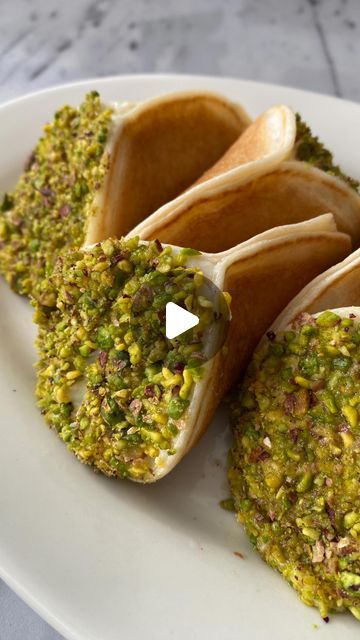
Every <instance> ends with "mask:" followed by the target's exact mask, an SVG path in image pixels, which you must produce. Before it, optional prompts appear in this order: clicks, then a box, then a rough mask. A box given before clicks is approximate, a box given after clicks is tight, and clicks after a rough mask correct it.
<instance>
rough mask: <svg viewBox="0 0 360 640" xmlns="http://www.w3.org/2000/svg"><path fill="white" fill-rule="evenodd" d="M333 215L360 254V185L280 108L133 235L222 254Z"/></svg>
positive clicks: (262, 118)
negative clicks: (260, 236)
mask: <svg viewBox="0 0 360 640" xmlns="http://www.w3.org/2000/svg"><path fill="white" fill-rule="evenodd" d="M328 211H331V212H332V213H333V214H334V216H335V220H336V223H337V226H338V228H339V230H340V231H343V232H345V233H348V234H349V235H350V236H351V238H352V241H353V245H354V246H355V247H357V246H358V245H359V243H360V195H359V182H358V181H357V180H355V179H352V178H350V177H348V176H347V175H346V174H345V173H344V172H343V171H342V170H341V169H340V167H339V166H337V165H336V164H335V162H334V159H333V156H332V154H331V152H330V151H328V150H327V149H326V148H325V147H324V145H323V144H322V143H321V142H320V141H319V139H318V138H317V137H316V136H314V135H313V134H312V132H311V130H310V128H309V127H308V125H307V124H305V123H304V122H303V121H302V119H301V118H300V116H299V115H296V114H295V113H294V112H293V111H292V110H291V109H289V108H288V107H286V106H284V105H280V106H275V107H272V108H271V109H269V110H268V111H266V112H265V113H264V114H262V115H261V116H260V117H259V118H257V119H256V120H255V121H254V122H253V123H252V124H251V125H250V126H249V127H248V128H247V129H246V131H245V132H244V133H243V135H241V136H240V137H239V139H238V140H237V141H236V142H234V144H233V145H232V146H231V147H230V148H229V149H228V150H227V151H226V152H225V154H224V156H223V157H222V158H221V159H220V160H219V161H218V162H217V163H215V165H214V166H213V167H211V168H210V169H209V170H208V171H206V172H205V173H204V175H203V176H202V177H201V178H200V179H199V180H197V182H196V183H195V185H193V186H192V187H191V188H190V189H188V190H187V191H185V192H184V193H182V194H181V195H179V196H178V197H177V198H175V199H174V200H173V201H172V202H168V203H166V204H165V205H163V206H162V207H161V208H160V209H159V210H158V211H156V212H155V213H153V214H152V215H151V216H149V217H148V218H147V219H146V220H144V221H143V222H141V223H140V224H139V225H138V226H137V227H135V229H134V233H136V234H139V235H140V237H141V238H143V239H151V238H154V237H158V238H160V240H162V241H163V242H170V243H173V244H180V245H186V246H192V247H195V246H196V247H197V248H198V249H201V250H203V251H212V252H216V251H223V250H225V249H227V248H229V247H230V246H231V245H233V244H235V243H238V242H242V241H244V240H247V239H248V238H250V237H252V236H254V235H256V234H258V233H262V232H263V231H265V230H267V229H269V228H272V227H276V226H278V225H282V224H293V223H296V222H300V221H302V220H307V219H310V218H312V217H314V216H318V215H320V214H323V213H326V212H328ZM214 228H216V233H214V232H213V229H214ZM229 229H231V233H229Z"/></svg>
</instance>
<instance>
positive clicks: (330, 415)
mask: <svg viewBox="0 0 360 640" xmlns="http://www.w3.org/2000/svg"><path fill="white" fill-rule="evenodd" d="M350 316H351V314H350ZM359 417H360V327H359V324H358V323H357V322H355V321H354V317H347V318H344V319H341V318H340V317H339V316H338V315H337V314H335V313H333V312H331V311H326V312H324V313H322V314H321V315H320V316H318V317H317V319H315V318H314V317H312V316H310V315H308V314H301V315H300V316H299V317H298V318H297V320H296V321H295V322H294V324H293V326H292V327H291V329H290V330H288V331H284V332H281V333H279V334H278V335H275V334H274V333H273V332H269V333H268V344H267V345H265V347H264V348H263V349H262V350H259V352H258V353H256V354H255V356H254V358H253V361H252V362H251V364H250V366H249V369H248V371H247V374H246V377H245V379H244V382H243V384H242V385H241V387H240V389H239V393H238V397H237V401H236V402H235V403H234V406H233V410H232V422H233V429H234V444H233V447H232V450H231V453H230V468H229V481H230V486H231V490H232V494H233V497H234V502H235V509H236V512H237V518H238V520H239V521H240V522H241V523H242V524H243V525H244V527H245V529H246V532H247V533H248V535H249V537H250V539H251V541H252V543H253V544H254V545H255V547H256V549H257V550H258V551H259V553H260V554H261V555H262V557H263V558H264V559H265V561H266V562H267V563H269V564H270V565H271V566H272V567H273V568H275V569H277V570H278V571H279V572H280V573H281V574H282V575H283V576H284V577H285V578H286V579H287V580H288V582H289V583H290V584H291V585H292V586H293V587H294V588H295V589H296V590H297V591H298V592H299V594H300V597H301V599H302V600H303V602H305V603H306V604H308V605H312V606H316V607H318V608H319V610H320V613H321V615H322V617H323V618H325V619H326V618H327V616H328V613H330V612H336V611H344V610H350V611H351V612H352V613H353V614H354V616H356V617H357V618H359V619H360V484H359V482H360V420H359Z"/></svg>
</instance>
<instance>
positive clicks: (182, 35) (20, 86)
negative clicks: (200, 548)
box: [0, 0, 360, 640]
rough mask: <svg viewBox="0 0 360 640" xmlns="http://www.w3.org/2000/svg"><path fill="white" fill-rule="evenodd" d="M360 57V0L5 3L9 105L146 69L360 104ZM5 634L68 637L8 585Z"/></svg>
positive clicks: (3, 59)
mask: <svg viewBox="0 0 360 640" xmlns="http://www.w3.org/2000/svg"><path fill="white" fill-rule="evenodd" d="M359 63H360V0H180V1H179V0H0V101H4V100H7V99H10V98H13V97H16V96H18V95H20V94H23V93H26V92H29V91H34V90H35V89H40V88H42V87H47V86H50V85H53V84H56V83H62V82H67V81H71V80H77V79H82V78H88V77H95V76H105V75H112V74H122V73H139V72H155V73H156V72H159V73H161V72H178V73H181V72H182V73H198V74H213V75H228V76H234V77H239V78H249V79H253V80H262V81H265V82H275V83H279V84H287V85H291V86H296V87H300V88H305V89H312V90H315V91H320V92H323V93H329V94H334V95H337V96H342V97H344V98H349V99H352V100H356V101H360V73H359V70H360V64H359ZM0 517H1V514H0ZM0 640H61V639H60V636H59V634H57V633H56V632H55V631H53V630H52V629H51V628H50V627H49V626H48V625H47V624H46V623H45V622H43V621H42V620H41V619H40V618H39V617H38V616H37V615H36V614H34V613H33V612H32V611H31V610H30V609H29V608H28V607H27V606H26V605H25V604H24V603H22V602H21V601H20V600H19V599H18V598H17V597H16V596H15V595H14V594H13V593H12V592H11V591H10V590H9V589H8V588H7V587H6V586H5V584H4V583H3V582H1V581H0ZM99 640H101V638H99Z"/></svg>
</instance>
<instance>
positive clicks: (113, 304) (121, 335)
mask: <svg viewBox="0 0 360 640" xmlns="http://www.w3.org/2000/svg"><path fill="white" fill-rule="evenodd" d="M193 253H195V252H191V251H190V252H189V251H188V250H186V249H184V250H180V251H179V253H176V252H174V250H173V249H172V248H171V247H167V248H165V249H163V247H162V246H161V244H160V242H158V241H155V242H150V243H140V242H139V240H138V238H132V239H128V240H125V239H121V240H115V239H108V240H106V241H105V242H103V243H102V244H98V245H96V246H93V247H91V248H88V249H87V250H83V251H77V252H72V253H67V254H64V255H63V256H61V257H60V258H59V259H58V262H57V264H56V267H55V269H54V272H53V274H52V276H51V277H50V278H49V294H50V295H54V296H55V305H54V307H53V308H49V307H48V306H46V305H41V304H38V303H35V306H36V310H35V322H37V323H38V325H39V337H38V340H37V346H38V350H39V355H40V357H39V362H38V365H37V373H38V384H37V397H38V401H39V406H40V408H41V411H42V413H43V414H44V416H45V418H46V420H47V422H48V423H49V425H50V426H51V427H52V428H54V429H55V430H56V431H57V432H58V434H59V436H60V438H62V440H63V441H64V442H66V443H67V446H68V448H69V449H70V450H71V451H73V452H74V453H75V455H76V456H77V457H78V458H79V460H80V461H82V462H85V463H87V464H90V465H94V466H95V467H96V468H97V469H99V470H100V471H102V472H103V473H104V474H106V475H108V476H117V477H119V478H124V477H129V478H131V479H133V480H138V481H143V482H146V481H148V480H151V479H152V478H153V477H154V474H155V471H156V469H159V468H160V469H161V467H162V465H164V464H165V461H166V459H167V457H168V456H171V455H174V454H175V453H176V447H177V441H178V439H179V437H181V431H182V430H183V429H184V428H185V426H186V420H187V415H188V408H189V404H190V401H191V397H192V393H193V390H194V387H195V385H196V383H197V382H199V381H200V379H201V378H202V375H203V360H204V355H203V349H204V344H203V336H204V332H205V331H206V329H207V327H208V326H209V325H210V323H211V322H212V321H213V318H214V312H213V309H212V305H211V301H210V300H208V299H207V298H204V296H203V295H201V289H202V284H203V275H202V272H201V271H200V270H199V269H198V268H197V267H190V266H186V263H187V262H188V261H189V255H192V254H193ZM196 253H197V252H196ZM170 301H171V302H175V303H176V304H178V305H182V306H183V307H184V308H186V309H187V310H189V311H191V312H192V313H195V314H196V315H197V316H198V317H199V318H200V321H199V324H198V325H197V326H196V327H194V328H193V329H190V330H188V331H187V332H185V333H183V334H182V335H180V336H178V337H177V338H176V339H174V340H168V339H167V338H166V336H165V307H166V304H167V302H170ZM79 393H80V399H79V401H77V400H76V397H77V396H79Z"/></svg>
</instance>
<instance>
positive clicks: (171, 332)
mask: <svg viewBox="0 0 360 640" xmlns="http://www.w3.org/2000/svg"><path fill="white" fill-rule="evenodd" d="M165 309H166V318H165V326H166V328H165V332H166V337H167V338H169V340H172V339H173V338H177V336H179V335H181V334H182V333H184V332H185V331H187V330H188V329H191V328H192V327H195V326H196V325H197V324H199V318H198V317H197V316H196V315H194V314H193V313H190V311H186V309H183V308H182V307H179V306H178V305H177V304H175V303H174V302H168V303H167V305H166V308H165Z"/></svg>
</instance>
